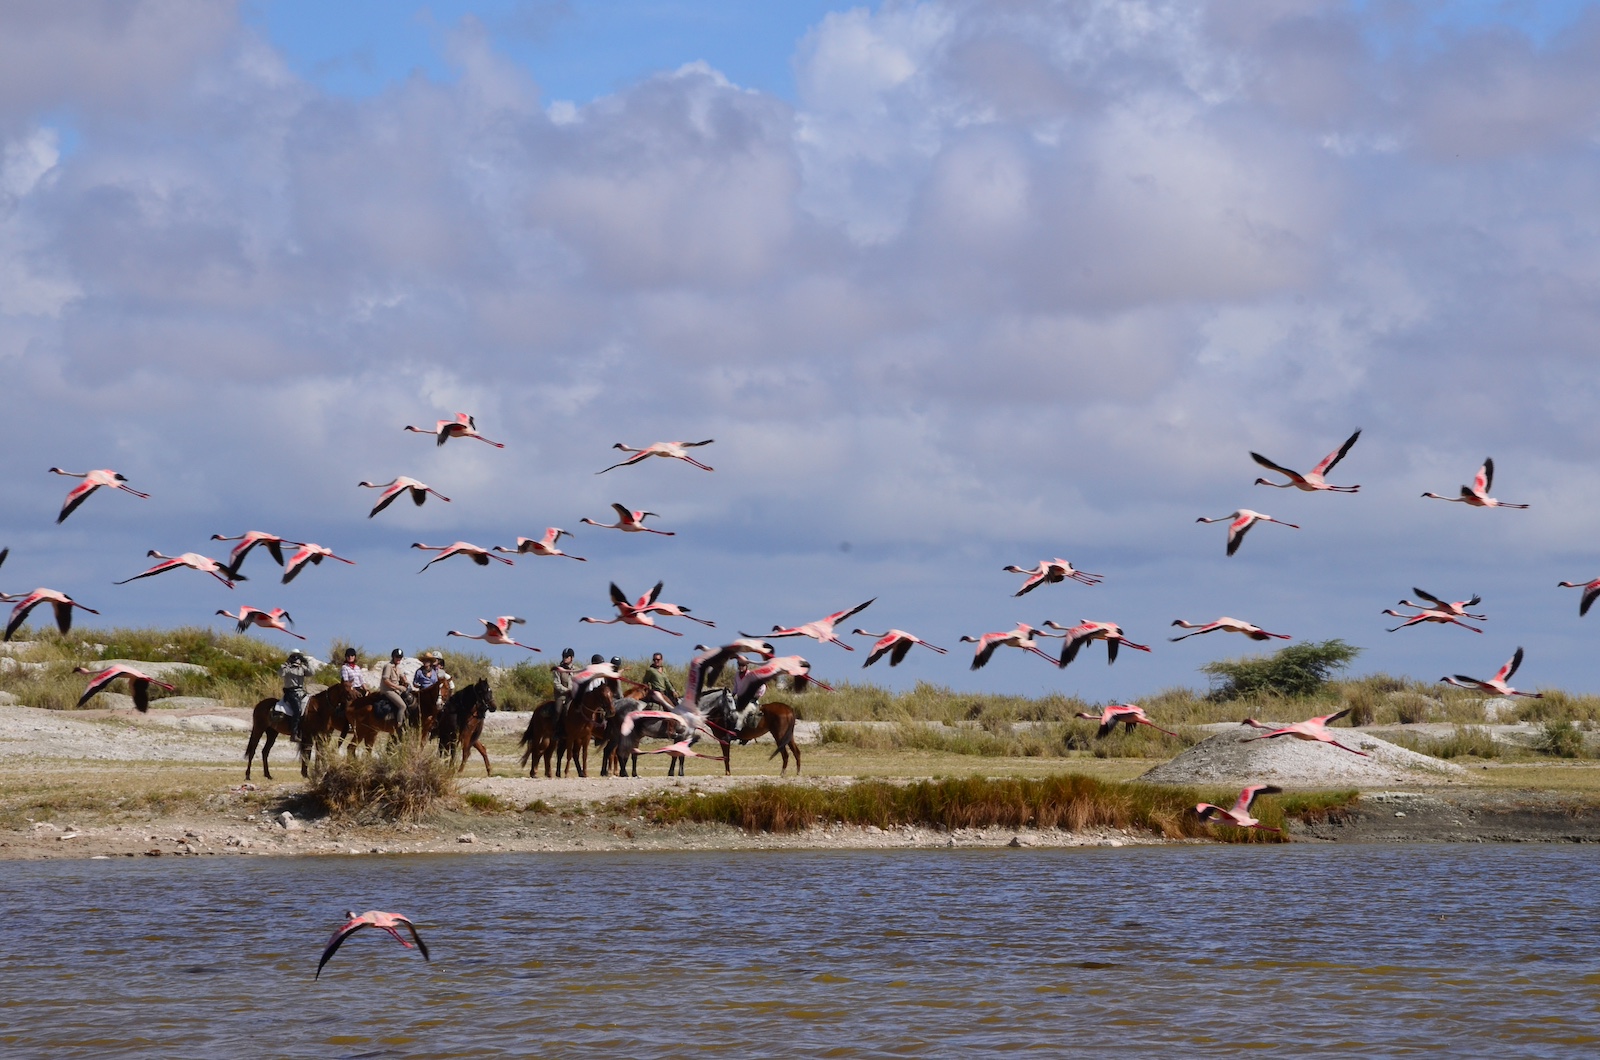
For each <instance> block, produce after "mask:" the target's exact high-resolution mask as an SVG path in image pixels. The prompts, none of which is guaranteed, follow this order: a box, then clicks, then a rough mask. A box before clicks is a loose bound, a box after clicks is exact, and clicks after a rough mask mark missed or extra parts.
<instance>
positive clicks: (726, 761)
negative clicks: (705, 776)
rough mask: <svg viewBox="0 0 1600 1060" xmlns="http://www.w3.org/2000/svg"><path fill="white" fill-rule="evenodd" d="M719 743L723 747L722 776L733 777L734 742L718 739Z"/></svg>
mask: <svg viewBox="0 0 1600 1060" xmlns="http://www.w3.org/2000/svg"><path fill="white" fill-rule="evenodd" d="M717 743H719V744H721V745H722V775H723V776H732V775H733V741H732V740H725V739H723V738H722V737H720V736H719V737H717Z"/></svg>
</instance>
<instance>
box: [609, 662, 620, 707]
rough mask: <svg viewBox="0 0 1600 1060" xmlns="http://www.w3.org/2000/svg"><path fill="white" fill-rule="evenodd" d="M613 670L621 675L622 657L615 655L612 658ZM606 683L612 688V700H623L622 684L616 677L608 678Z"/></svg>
mask: <svg viewBox="0 0 1600 1060" xmlns="http://www.w3.org/2000/svg"><path fill="white" fill-rule="evenodd" d="M611 668H612V669H613V670H615V671H616V672H617V673H619V674H620V673H621V672H622V656H620V655H613V656H612V657H611ZM606 683H607V684H609V685H610V686H611V698H612V699H621V698H622V682H621V681H619V680H617V679H616V678H614V677H608V678H606Z"/></svg>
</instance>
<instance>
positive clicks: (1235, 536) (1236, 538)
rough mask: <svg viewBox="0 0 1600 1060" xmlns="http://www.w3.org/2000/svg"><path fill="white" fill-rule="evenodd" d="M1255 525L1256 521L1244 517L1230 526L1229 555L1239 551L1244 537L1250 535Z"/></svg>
mask: <svg viewBox="0 0 1600 1060" xmlns="http://www.w3.org/2000/svg"><path fill="white" fill-rule="evenodd" d="M1254 525H1256V521H1255V519H1254V518H1253V517H1251V516H1244V517H1242V518H1239V519H1235V520H1234V521H1233V522H1232V523H1231V524H1229V526H1228V555H1230V556H1231V555H1233V554H1234V553H1235V552H1237V551H1239V546H1240V544H1242V543H1243V542H1244V535H1246V534H1248V533H1249V532H1250V528H1251V527H1252V526H1254Z"/></svg>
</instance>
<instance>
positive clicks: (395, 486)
mask: <svg viewBox="0 0 1600 1060" xmlns="http://www.w3.org/2000/svg"><path fill="white" fill-rule="evenodd" d="M356 485H357V486H365V487H366V488H367V489H374V490H382V491H383V492H382V493H380V494H378V503H377V504H375V505H373V506H372V511H370V512H368V513H367V518H368V519H371V518H372V517H373V516H374V515H377V514H378V513H379V512H381V511H383V510H384V509H385V508H387V507H389V505H391V504H393V503H394V501H395V498H396V497H398V496H400V495H401V494H402V493H405V492H406V491H407V490H409V491H410V492H411V503H412V504H415V505H417V506H418V507H421V506H422V502H423V501H425V500H427V499H428V494H430V493H431V494H433V495H434V496H435V497H438V498H439V499H440V500H442V501H444V502H445V503H446V504H448V503H449V502H450V498H449V497H446V496H445V495H444V494H442V493H440V492H439V491H438V490H436V489H434V488H433V487H432V486H430V485H428V484H427V483H426V482H418V481H417V480H416V479H414V478H407V477H406V476H404V475H398V476H396V477H395V480H394V481H393V482H357V483H356Z"/></svg>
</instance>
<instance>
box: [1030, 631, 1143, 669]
mask: <svg viewBox="0 0 1600 1060" xmlns="http://www.w3.org/2000/svg"><path fill="white" fill-rule="evenodd" d="M1045 627H1046V628H1048V629H1054V630H1059V631H1060V636H1061V637H1063V638H1064V639H1065V640H1066V643H1065V644H1063V645H1062V646H1061V661H1060V662H1059V663H1057V664H1056V665H1058V666H1066V665H1067V664H1068V663H1070V662H1071V661H1072V660H1073V659H1076V658H1077V657H1078V652H1079V651H1080V650H1082V648H1083V646H1084V645H1085V644H1088V643H1090V642H1091V641H1096V640H1103V641H1105V642H1106V665H1107V666H1110V665H1111V664H1112V663H1114V662H1116V661H1117V646H1118V645H1121V644H1126V645H1127V646H1128V647H1130V648H1132V649H1133V650H1134V651H1144V652H1147V651H1149V650H1150V648H1149V646H1148V645H1145V644H1135V643H1134V642H1133V641H1131V640H1129V639H1128V638H1127V637H1125V636H1123V633H1122V627H1121V626H1119V625H1117V624H1116V623H1115V622H1090V621H1089V620H1088V619H1084V620H1083V621H1082V622H1080V623H1078V624H1077V625H1076V626H1063V625H1061V624H1059V623H1056V622H1051V621H1049V620H1048V619H1047V620H1046V621H1045ZM1045 636H1051V634H1048V633H1047V634H1045Z"/></svg>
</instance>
